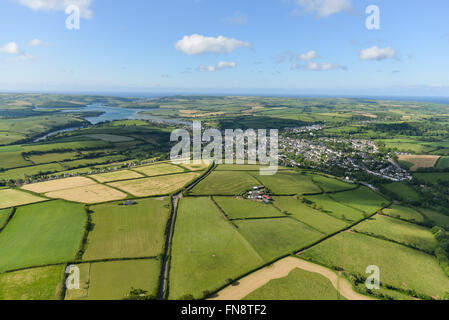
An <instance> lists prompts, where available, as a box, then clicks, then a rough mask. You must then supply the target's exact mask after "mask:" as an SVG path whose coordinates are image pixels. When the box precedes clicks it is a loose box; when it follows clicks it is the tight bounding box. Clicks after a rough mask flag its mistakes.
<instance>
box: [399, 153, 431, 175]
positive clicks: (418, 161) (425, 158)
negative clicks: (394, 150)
mask: <svg viewBox="0 0 449 320" xmlns="http://www.w3.org/2000/svg"><path fill="white" fill-rule="evenodd" d="M398 159H399V161H406V162H410V163H413V166H412V167H411V168H410V170H412V171H416V170H418V169H420V168H433V167H434V166H435V164H436V163H437V161H438V160H439V159H440V156H432V155H399V156H398Z"/></svg>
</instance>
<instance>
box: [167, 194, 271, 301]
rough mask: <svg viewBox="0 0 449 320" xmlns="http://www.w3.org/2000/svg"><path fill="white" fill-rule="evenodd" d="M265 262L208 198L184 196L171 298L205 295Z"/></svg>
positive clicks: (177, 228) (174, 252) (174, 246)
mask: <svg viewBox="0 0 449 320" xmlns="http://www.w3.org/2000/svg"><path fill="white" fill-rule="evenodd" d="M262 264H263V260H262V258H261V257H260V256H259V255H258V254H257V252H256V251H255V250H254V249H253V248H252V247H251V245H250V244H249V243H248V242H247V241H246V240H245V238H244V237H243V236H241V235H240V234H239V233H238V232H237V230H236V229H235V228H234V227H233V226H232V225H231V224H230V223H229V222H228V221H226V219H225V218H224V217H223V216H222V214H221V213H220V212H219V211H218V209H217V208H216V206H215V205H214V204H213V202H212V201H211V200H210V199H208V198H183V199H181V202H180V205H179V207H178V216H177V218H176V224H175V233H174V238H173V244H172V260H171V265H170V275H169V276H170V278H169V298H170V299H179V298H181V297H183V296H185V295H188V294H191V295H193V296H194V297H195V298H201V297H203V296H204V295H205V294H206V293H207V292H206V290H207V291H209V292H211V291H213V290H217V289H219V288H220V287H221V286H224V285H225V284H226V283H227V279H230V278H236V277H238V276H241V275H243V274H245V273H246V272H249V271H250V270H252V269H255V268H257V267H258V266H260V265H262Z"/></svg>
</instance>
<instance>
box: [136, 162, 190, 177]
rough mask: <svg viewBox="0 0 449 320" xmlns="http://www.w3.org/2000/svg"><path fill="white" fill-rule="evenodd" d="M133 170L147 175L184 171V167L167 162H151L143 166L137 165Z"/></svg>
mask: <svg viewBox="0 0 449 320" xmlns="http://www.w3.org/2000/svg"><path fill="white" fill-rule="evenodd" d="M133 170H135V171H138V172H140V173H143V174H144V175H146V176H149V177H152V176H159V175H164V174H171V173H179V172H184V171H185V170H184V169H182V168H180V167H178V166H175V165H172V164H169V163H162V164H152V165H149V166H145V167H137V168H134V169H133Z"/></svg>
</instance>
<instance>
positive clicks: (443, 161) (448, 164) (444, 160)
mask: <svg viewBox="0 0 449 320" xmlns="http://www.w3.org/2000/svg"><path fill="white" fill-rule="evenodd" d="M435 167H436V168H437V169H447V168H449V157H441V158H440V159H439V160H438V162H437V164H436V165H435Z"/></svg>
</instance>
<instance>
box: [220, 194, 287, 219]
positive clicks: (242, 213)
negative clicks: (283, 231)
mask: <svg viewBox="0 0 449 320" xmlns="http://www.w3.org/2000/svg"><path fill="white" fill-rule="evenodd" d="M214 200H215V201H216V202H217V203H218V205H219V206H220V208H221V209H222V210H223V211H224V212H225V213H226V215H227V216H228V217H229V218H230V219H246V218H263V217H265V218H266V217H278V216H283V214H282V213H281V212H279V210H277V209H276V208H274V207H273V206H272V205H267V204H264V203H261V202H256V201H252V200H246V199H242V198H231V197H214Z"/></svg>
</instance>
